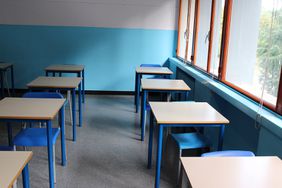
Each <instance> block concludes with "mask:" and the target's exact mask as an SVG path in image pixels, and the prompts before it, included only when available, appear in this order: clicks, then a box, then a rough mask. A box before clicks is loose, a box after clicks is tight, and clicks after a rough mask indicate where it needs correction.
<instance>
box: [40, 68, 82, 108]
mask: <svg viewBox="0 0 282 188" xmlns="http://www.w3.org/2000/svg"><path fill="white" fill-rule="evenodd" d="M49 73H52V76H53V77H55V76H56V73H59V77H62V74H63V73H73V74H77V77H81V78H82V103H84V102H85V82H84V69H83V70H82V71H81V72H77V71H65V70H64V71H50V70H49V71H47V70H45V75H46V76H49Z"/></svg>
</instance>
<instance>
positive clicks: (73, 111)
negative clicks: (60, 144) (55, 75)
mask: <svg viewBox="0 0 282 188" xmlns="http://www.w3.org/2000/svg"><path fill="white" fill-rule="evenodd" d="M29 89H30V90H31V91H33V90H50V91H65V90H70V91H71V93H72V114H73V116H72V133H73V138H72V139H73V141H74V142H75V141H76V102H75V97H76V93H75V91H76V88H46V87H43V88H38V87H30V88H29ZM81 93H82V92H81V82H80V83H79V85H78V111H79V127H82V97H81Z"/></svg>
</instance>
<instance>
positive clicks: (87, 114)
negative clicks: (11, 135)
mask: <svg viewBox="0 0 282 188" xmlns="http://www.w3.org/2000/svg"><path fill="white" fill-rule="evenodd" d="M83 110H84V112H83V127H82V128H79V127H78V128H77V130H78V133H77V138H78V139H77V142H76V143H74V142H72V141H71V140H70V139H71V135H72V134H71V133H72V132H71V126H70V118H69V113H68V111H66V130H67V134H66V138H67V140H68V141H67V155H68V163H67V166H66V167H62V166H61V165H60V139H58V140H57V147H56V165H57V166H56V172H57V184H56V187H58V188H92V187H93V188H126V187H128V188H133V187H134V188H135V187H136V188H138V187H140V188H147V187H153V185H154V174H155V170H154V169H151V170H148V169H147V168H146V162H147V141H148V139H146V141H145V142H144V143H142V142H141V141H140V140H139V139H140V128H139V114H136V113H135V112H134V105H133V97H132V96H87V98H86V103H85V104H84V105H83ZM15 129H16V128H15ZM14 132H16V131H14ZM147 136H148V134H147ZM5 141H6V131H5V129H3V126H2V127H1V129H0V143H5ZM29 150H32V151H34V157H33V159H32V161H31V163H30V166H29V170H30V182H31V187H32V188H44V187H49V183H48V167H47V151H46V148H29ZM170 173H172V172H171V171H170ZM167 174H168V173H162V180H161V188H171V187H175V186H173V183H171V179H170V178H168V176H167ZM18 187H22V185H21V180H20V179H19V180H18Z"/></svg>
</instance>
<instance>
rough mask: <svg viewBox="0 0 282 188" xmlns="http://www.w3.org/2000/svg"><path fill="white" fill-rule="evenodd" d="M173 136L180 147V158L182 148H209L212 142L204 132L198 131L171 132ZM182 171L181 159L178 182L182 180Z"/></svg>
mask: <svg viewBox="0 0 282 188" xmlns="http://www.w3.org/2000/svg"><path fill="white" fill-rule="evenodd" d="M171 136H172V138H173V139H174V140H175V142H176V144H177V147H178V149H179V158H180V157H181V156H182V150H185V149H200V148H208V147H209V146H210V142H209V141H208V139H207V138H206V137H205V136H204V135H203V134H201V133H198V132H191V133H173V134H171ZM180 172H181V162H180V160H179V164H178V173H177V182H178V183H179V180H180Z"/></svg>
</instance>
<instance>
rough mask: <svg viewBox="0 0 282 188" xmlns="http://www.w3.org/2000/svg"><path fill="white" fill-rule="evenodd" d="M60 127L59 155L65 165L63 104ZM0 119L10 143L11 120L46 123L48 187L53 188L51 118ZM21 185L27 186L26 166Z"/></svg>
mask: <svg viewBox="0 0 282 188" xmlns="http://www.w3.org/2000/svg"><path fill="white" fill-rule="evenodd" d="M59 113H60V120H59V124H60V128H61V157H62V166H66V165H67V160H66V144H65V121H64V120H65V104H64V105H63V106H62V108H61V109H60V112H59ZM0 121H3V122H6V123H7V125H8V130H9V131H8V134H9V135H8V137H9V143H10V144H12V141H11V140H10V139H12V126H11V125H10V123H11V122H28V123H35V122H45V123H46V130H47V150H48V168H49V185H50V188H54V187H55V185H54V173H53V172H54V171H53V169H54V166H53V144H52V139H51V138H52V120H33V119H29V120H27V119H0ZM22 175H23V186H24V187H29V176H28V166H27V165H26V167H25V168H24V169H23V172H22Z"/></svg>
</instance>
